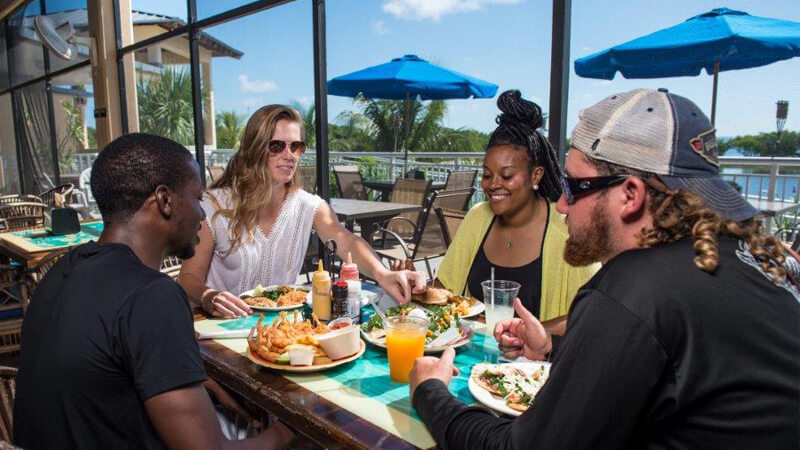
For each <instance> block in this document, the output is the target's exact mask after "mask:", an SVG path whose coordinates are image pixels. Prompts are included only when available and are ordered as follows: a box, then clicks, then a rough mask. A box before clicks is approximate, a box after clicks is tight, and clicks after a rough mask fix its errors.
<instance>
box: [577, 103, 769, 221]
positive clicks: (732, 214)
mask: <svg viewBox="0 0 800 450" xmlns="http://www.w3.org/2000/svg"><path fill="white" fill-rule="evenodd" d="M578 117H579V119H580V121H579V122H578V125H577V126H575V128H574V129H573V130H572V140H571V144H572V147H574V148H576V149H578V150H580V151H581V152H583V153H585V154H586V155H588V156H590V157H592V158H594V159H598V160H601V161H606V162H609V163H612V164H617V165H620V166H624V167H630V168H632V169H638V170H641V171H644V172H650V173H654V174H656V175H658V178H659V179H661V181H662V182H663V183H664V184H665V185H667V187H668V188H670V189H672V190H677V189H680V188H685V189H687V190H689V191H691V192H693V193H695V194H697V195H699V196H701V197H703V199H705V201H706V203H707V204H708V206H710V207H711V208H714V209H715V210H716V211H717V212H718V213H719V214H720V216H722V218H723V219H729V220H735V221H741V220H745V219H749V218H751V217H753V216H755V215H756V214H758V211H757V210H756V209H755V208H754V207H753V206H752V205H750V203H748V202H747V200H745V199H744V198H743V197H742V196H741V194H739V193H738V192H737V191H736V189H734V188H733V187H732V186H731V185H730V184H729V183H728V182H726V181H725V180H723V179H722V178H721V177H720V176H719V160H718V156H719V149H718V147H717V139H716V135H715V130H714V127H713V126H712V125H711V122H710V121H709V120H708V117H706V115H705V114H703V112H702V111H700V108H698V107H697V105H695V104H694V103H692V101H690V100H689V99H686V98H684V97H681V96H679V95H675V94H671V93H669V92H668V91H667V90H666V89H659V90H657V91H656V90H652V89H634V90H632V91H629V92H624V93H620V94H614V95H611V96H609V97H607V98H605V99H604V100H602V101H600V102H599V103H597V104H596V105H594V106H591V107H589V108H587V109H584V110H581V112H580V113H579V116H578Z"/></svg>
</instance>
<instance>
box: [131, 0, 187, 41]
mask: <svg viewBox="0 0 800 450" xmlns="http://www.w3.org/2000/svg"><path fill="white" fill-rule="evenodd" d="M131 23H132V24H133V42H134V43H135V42H139V41H143V40H145V39H149V38H151V37H153V36H158V35H159V34H162V33H164V32H167V31H169V30H172V29H175V28H178V27H180V26H183V25H186V0H132V1H131ZM127 44H128V43H126V45H127Z"/></svg>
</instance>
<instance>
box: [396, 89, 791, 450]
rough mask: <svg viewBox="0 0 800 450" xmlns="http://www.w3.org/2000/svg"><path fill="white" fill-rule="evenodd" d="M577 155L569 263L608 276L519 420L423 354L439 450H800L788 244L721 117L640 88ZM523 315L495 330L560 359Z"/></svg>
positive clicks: (599, 114) (417, 379) (589, 129)
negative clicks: (718, 132)
mask: <svg viewBox="0 0 800 450" xmlns="http://www.w3.org/2000/svg"><path fill="white" fill-rule="evenodd" d="M571 145H572V148H571V151H570V153H569V155H568V156H567V160H566V171H565V172H566V174H567V175H566V177H565V178H564V180H563V182H562V185H563V190H564V192H563V194H562V196H561V198H560V199H559V202H558V209H559V211H560V212H561V213H563V214H566V216H567V219H566V220H567V224H568V226H569V234H570V237H569V240H568V241H567V244H566V248H565V254H564V257H565V259H566V260H567V262H569V263H571V264H573V265H583V264H588V263H592V262H596V261H600V262H602V263H603V268H602V269H601V270H600V271H599V272H598V273H597V274H596V275H595V276H594V277H593V278H592V279H591V280H590V281H589V282H588V283H587V284H586V285H585V286H584V287H583V288H582V289H581V290H580V291H579V292H578V294H577V296H576V298H575V300H574V301H573V304H572V306H571V309H570V313H569V318H568V322H567V332H566V334H565V336H564V338H563V341H562V342H561V345H560V347H559V348H558V351H557V352H556V354H555V359H554V361H553V365H552V368H551V373H550V378H549V380H548V381H547V382H546V383H545V385H544V386H543V387H542V389H541V390H540V391H539V393H538V395H537V396H536V397H535V400H534V401H533V403H532V404H531V405H530V407H529V409H528V410H527V411H526V412H525V413H523V414H522V415H521V416H520V417H519V418H517V419H516V420H509V419H505V418H497V417H494V416H492V415H490V414H488V413H486V412H485V411H484V410H482V409H480V408H476V407H467V406H466V405H464V404H463V403H461V402H459V401H458V400H456V399H455V398H454V397H453V396H452V395H451V394H450V393H449V391H448V390H447V384H448V383H449V381H450V377H451V375H452V371H453V367H452V360H453V355H454V352H453V351H452V350H448V351H446V352H445V353H444V354H443V356H442V358H441V359H437V358H433V357H424V358H420V359H418V360H417V361H416V363H415V366H414V370H413V371H412V373H411V383H410V387H411V394H412V401H413V404H414V407H415V408H416V409H417V411H418V412H419V414H420V416H421V417H422V420H423V421H424V422H425V424H426V426H427V427H428V429H429V430H430V431H431V434H432V435H433V437H434V438H435V440H436V442H437V443H438V444H439V446H440V447H441V448H443V449H448V448H450V449H456V448H457V449H472V448H475V449H478V448H480V449H491V448H514V449H528V448H543V449H558V448H563V449H621V448H625V449H667V448H670V449H694V448H709V449H712V448H713V449H739V448H741V449H771V450H772V449H787V450H789V449H790V450H796V449H798V448H800V290H798V284H797V281H796V280H795V279H793V278H792V277H791V276H790V275H787V272H786V270H785V269H784V267H783V262H784V255H783V253H782V247H781V245H780V243H779V242H777V241H776V240H775V239H774V238H773V237H771V236H766V235H764V234H762V232H761V224H760V223H759V222H758V220H757V219H754V218H753V217H754V216H755V215H756V213H757V211H755V210H754V209H753V207H752V206H750V205H749V203H748V202H747V201H746V200H744V199H743V198H742V197H741V196H740V195H739V194H738V193H737V192H736V191H735V190H734V189H733V188H732V187H731V186H730V185H728V184H727V183H726V182H725V181H723V180H722V179H721V178H720V176H719V163H718V159H717V145H716V141H715V137H714V129H713V127H712V125H711V123H710V122H709V121H708V119H707V118H706V117H705V115H703V113H702V112H701V111H700V110H699V109H698V108H697V106H696V105H694V104H693V103H692V102H690V101H689V100H687V99H685V98H683V97H679V96H677V95H674V94H670V93H668V92H667V91H666V90H659V91H652V90H645V89H637V90H634V91H630V92H626V93H621V94H616V95H613V96H610V97H608V98H606V99H605V100H603V101H601V102H600V103H598V104H597V105H595V106H592V107H590V108H588V109H586V110H583V111H581V113H580V122H579V123H578V125H577V126H576V128H575V129H574V130H573V132H572V140H571ZM515 309H516V311H517V313H518V315H519V318H515V319H511V320H508V321H504V322H501V323H499V324H498V325H497V327H496V328H495V330H494V334H495V338H496V339H497V340H498V342H499V343H500V347H501V349H503V350H504V351H505V352H506V355H507V356H508V357H516V356H521V355H524V356H526V357H528V358H531V359H543V358H544V357H545V355H546V354H547V353H548V352H550V350H551V348H552V342H551V339H550V337H549V336H548V335H547V333H546V332H545V330H544V328H542V326H541V324H540V323H539V322H538V321H537V320H536V319H535V318H534V317H533V315H531V314H530V312H528V311H526V310H525V308H524V307H522V305H521V304H520V303H519V300H516V301H515Z"/></svg>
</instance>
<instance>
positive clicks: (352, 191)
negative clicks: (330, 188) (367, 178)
mask: <svg viewBox="0 0 800 450" xmlns="http://www.w3.org/2000/svg"><path fill="white" fill-rule="evenodd" d="M333 175H334V177H335V178H336V187H337V188H338V189H339V197H340V198H349V199H354V200H366V199H367V190H366V188H365V187H364V179H363V178H362V177H361V172H359V171H358V166H333Z"/></svg>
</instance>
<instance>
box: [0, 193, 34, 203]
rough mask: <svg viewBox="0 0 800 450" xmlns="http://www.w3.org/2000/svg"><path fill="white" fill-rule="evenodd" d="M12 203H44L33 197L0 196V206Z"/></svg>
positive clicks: (17, 195) (28, 195) (19, 195)
mask: <svg viewBox="0 0 800 450" xmlns="http://www.w3.org/2000/svg"><path fill="white" fill-rule="evenodd" d="M12 203H44V202H43V201H42V199H41V198H39V197H37V196H35V195H30V194H27V195H21V194H9V195H0V205H10V204H12Z"/></svg>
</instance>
